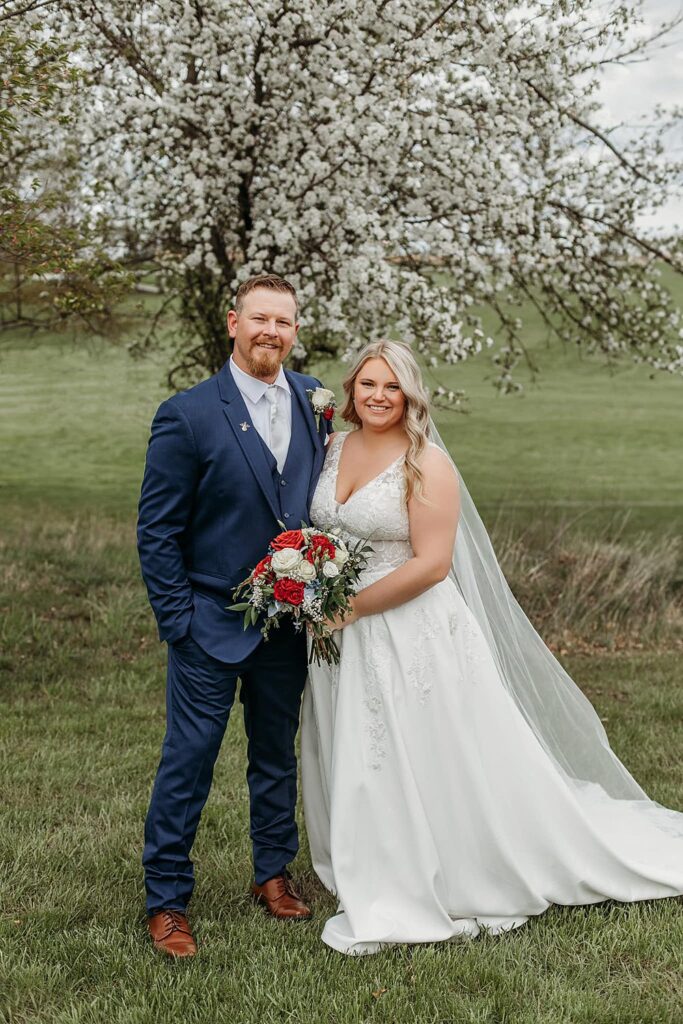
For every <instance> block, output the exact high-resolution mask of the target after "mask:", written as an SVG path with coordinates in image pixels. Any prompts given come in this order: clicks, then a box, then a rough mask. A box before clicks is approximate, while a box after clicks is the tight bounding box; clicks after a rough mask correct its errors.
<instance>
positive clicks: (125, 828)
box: [0, 513, 683, 1024]
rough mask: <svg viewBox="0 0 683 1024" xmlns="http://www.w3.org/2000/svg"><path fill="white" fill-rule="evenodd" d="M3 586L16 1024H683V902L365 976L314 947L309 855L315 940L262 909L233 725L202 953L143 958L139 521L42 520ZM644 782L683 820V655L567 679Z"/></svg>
mask: <svg viewBox="0 0 683 1024" xmlns="http://www.w3.org/2000/svg"><path fill="white" fill-rule="evenodd" d="M1 571H2V578H3V580H4V583H5V589H6V591H7V592H8V593H9V595H10V599H9V600H8V599H7V597H6V598H5V602H6V604H5V607H4V608H3V615H2V627H1V628H2V648H3V652H4V654H3V659H2V664H1V668H2V687H1V689H0V757H1V758H2V778H3V793H2V807H3V810H2V829H1V830H0V847H1V851H0V859H1V862H2V865H3V869H2V872H0V906H1V907H2V916H1V918H0V993H1V995H0V1020H2V1021H3V1022H7V1024H10V1022H11V1024H28V1022H31V1024H34V1022H35V1024H102V1022H105V1021H106V1022H111V1024H158V1022H164V1024H165V1022H167V1021H168V1022H170V1021H173V1020H186V1021H188V1022H190V1024H195V1022H196V1024H205V1022H206V1024H211V1022H214V1021H221V1022H222V1021H225V1022H240V1024H242V1022H244V1024H247V1022H249V1024H251V1022H253V1024H257V1022H259V1024H260V1022H263V1024H276V1022H295V1024H310V1022H314V1024H318V1022H320V1024H323V1022H324V1024H328V1022H329V1024H359V1022H366V1021H367V1022H386V1024H399V1022H400V1024H403V1022H416V1024H417V1022H419V1024H438V1022H440V1024H446V1022H458V1024H460V1022H469V1024H484V1022H486V1024H541V1022H543V1024H564V1022H572V1024H596V1022H605V1024H607V1022H609V1024H646V1022H652V1024H655V1022H656V1024H662V1022H671V1024H674V1022H678V1021H680V1006H681V1001H682V1000H683V980H682V979H683V907H682V906H681V903H680V902H679V901H673V900H672V901H663V902H658V903H651V904H639V905H632V906H619V905H612V904H604V905H601V906H597V907H593V908H583V909H562V908H554V909H552V910H551V911H550V912H548V913H547V914H546V915H544V916H543V917H542V918H540V919H538V920H536V921H533V922H531V923H530V924H529V925H528V926H526V927H525V928H523V929H520V931H518V932H515V933H513V934H511V935H509V936H504V937H502V938H499V939H486V938H484V939H478V940H476V941H475V942H472V943H471V944H466V945H460V944H453V945H441V946H438V945H435V946H425V947H415V948H407V947H406V948H400V949H397V950H393V951H387V952H385V953H382V954H380V955H378V956H376V957H371V958H367V959H360V960H351V959H348V958H345V957H341V956H339V955H337V954H334V953H332V952H331V951H329V950H327V948H326V947H324V946H323V945H322V944H321V942H320V939H319V935H320V931H321V928H322V923H323V921H324V919H325V918H326V917H327V916H329V915H330V914H331V913H333V912H334V910H335V907H334V903H333V901H332V900H331V899H330V897H329V896H327V895H326V894H325V893H324V891H323V890H322V887H321V886H320V884H319V883H318V882H317V881H316V880H315V876H314V875H313V872H312V870H311V866H310V861H309V859H308V855H307V853H306V850H305V846H304V848H303V850H302V853H301V854H300V856H299V858H298V860H297V863H296V874H297V877H298V878H299V879H300V880H301V881H302V884H303V890H304V894H305V896H306V898H307V899H309V900H310V901H311V904H312V906H313V909H314V913H315V917H314V919H313V920H312V921H311V922H310V923H305V924H299V925H296V926H290V927H287V926H286V925H282V924H281V923H278V922H274V921H271V920H268V919H267V918H266V917H265V916H264V915H263V913H262V911H260V910H259V909H257V908H254V907H253V905H252V904H251V902H250V900H249V898H248V896H247V893H248V887H249V884H250V880H251V875H250V851H249V840H248V828H247V821H248V816H247V807H248V804H247V789H246V781H245V779H244V767H245V760H244V746H245V743H244V736H243V730H242V725H241V721H240V717H239V713H237V714H236V715H235V716H234V717H233V719H232V721H231V724H230V728H229V731H228V735H227V738H226V742H225V744H224V747H223V750H222V753H221V757H220V759H219V763H218V769H217V774H216V778H215V782H214V786H213V790H212V796H211V799H210V801H209V804H208V805H207V809H206V812H205V815H204V818H203V822H202V827H201V829H200V832H199V836H198V840H197V844H196V847H195V851H194V858H195V861H196V864H197V869H198V886H197V892H196V896H195V899H194V901H193V905H192V916H193V920H194V922H195V923H196V931H197V936H198V939H199V942H200V945H201V955H200V956H199V957H198V958H197V960H196V962H193V963H187V962H186V963H179V964H173V963H169V962H166V961H164V960H162V959H160V958H159V957H158V956H156V955H155V954H154V952H153V951H152V949H151V948H150V947H149V945H148V943H147V941H146V938H145V931H144V918H143V891H142V878H141V869H140V864H139V858H140V845H141V834H142V823H143V819H144V814H145V810H146V804H147V800H148V796H149V790H150V785H151V780H152V777H153V773H154V769H155V766H156V762H157V758H158V751H159V746H160V742H161V738H162V735H163V728H164V716H163V685H162V678H163V651H162V650H161V648H160V647H159V645H158V644H157V643H156V641H155V639H154V637H153V633H152V627H151V622H150V620H149V613H148V611H147V608H146V603H145V599H144V596H143V594H142V591H141V588H140V586H139V584H138V582H137V578H136V565H135V557H134V554H133V551H132V528H131V526H130V525H129V524H125V523H123V522H115V521H112V520H106V521H105V520H103V519H102V517H101V516H99V515H97V514H91V515H89V516H86V515H73V516H69V515H67V514H65V513H56V514H55V515H54V516H52V517H50V518H48V519H46V520H44V521H43V522H40V523H39V522H36V521H35V520H32V519H30V518H28V517H27V519H26V521H25V522H24V523H23V524H22V523H19V522H15V523H14V525H13V526H12V527H11V529H10V530H8V531H6V533H5V536H4V541H3V547H2V566H1ZM569 667H570V669H571V671H573V672H574V673H575V675H576V677H577V678H578V679H579V680H580V681H581V682H582V683H583V684H584V686H585V688H586V691H587V692H588V693H589V695H590V696H591V698H592V699H593V700H594V702H595V703H596V705H597V707H598V709H599V711H600V714H601V715H602V717H603V718H604V719H605V720H606V722H607V727H608V729H609V731H610V735H611V737H612V741H613V744H614V746H615V748H616V750H617V751H618V752H619V753H620V754H621V755H622V756H623V757H624V758H625V760H626V761H627V763H628V764H629V765H630V767H631V768H632V769H633V771H634V772H635V774H636V775H637V777H638V778H639V779H640V780H641V782H642V783H643V785H645V786H646V787H647V789H648V790H649V791H650V792H651V793H652V795H653V796H655V797H656V798H657V799H659V800H660V801H661V802H663V803H666V804H668V805H676V806H683V786H682V780H681V777H680V756H679V755H680V750H681V744H682V743H683V692H682V690H681V685H680V677H679V676H677V669H676V655H675V654H673V653H668V654H667V653H660V654H657V653H648V654H640V655H637V656H632V657H629V658H628V659H626V658H623V657H621V658H619V657H612V658H610V657H605V656H603V657H602V658H600V659H596V658H581V657H576V658H573V659H572V660H571V662H570V665H569Z"/></svg>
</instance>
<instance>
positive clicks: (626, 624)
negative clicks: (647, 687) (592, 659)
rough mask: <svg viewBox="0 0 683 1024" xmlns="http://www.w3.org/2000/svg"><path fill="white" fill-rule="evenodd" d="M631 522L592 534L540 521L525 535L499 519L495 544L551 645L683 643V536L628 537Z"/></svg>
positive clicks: (544, 519) (572, 526)
mask: <svg viewBox="0 0 683 1024" xmlns="http://www.w3.org/2000/svg"><path fill="white" fill-rule="evenodd" d="M625 523H626V518H625V517H623V516H622V517H620V518H615V519H614V520H612V521H611V522H610V523H609V524H608V525H606V526H605V527H603V528H602V529H600V530H599V531H598V532H597V533H596V532H595V531H593V532H592V533H591V535H590V536H588V535H584V534H581V533H580V532H578V531H577V524H576V522H575V521H573V520H563V521H562V522H560V523H558V522H557V520H552V519H549V518H547V517H543V516H540V517H539V518H537V519H535V520H533V521H532V522H531V523H530V524H528V525H527V526H526V527H525V528H524V529H523V530H521V531H520V530H519V529H515V527H511V526H510V525H503V524H502V523H501V521H500V520H499V521H498V523H497V524H496V525H495V526H494V528H493V530H492V540H493V543H494V546H495V548H496V551H497V554H498V558H499V560H500V563H501V566H502V568H503V571H504V572H505V575H506V576H507V579H508V581H509V583H510V586H511V588H512V590H513V592H514V594H515V596H516V597H517V599H518V600H519V602H520V604H521V605H522V607H523V608H524V610H525V611H526V613H527V615H528V616H529V618H530V619H531V620H532V622H533V623H534V625H535V626H536V628H537V629H538V630H539V632H540V633H541V634H542V635H543V637H544V639H546V641H547V642H549V643H552V644H554V645H560V646H561V645H563V644H564V645H572V644H573V643H575V642H576V641H583V642H586V643H589V644H599V645H604V646H607V647H624V646H629V647H630V646H633V647H639V646H650V645H651V644H659V645H663V646H676V645H677V644H678V643H680V642H683V545H682V544H681V538H680V537H677V536H672V535H665V536H662V537H658V538H654V537H652V536H651V535H649V534H640V535H637V536H635V537H633V536H629V537H628V538H627V539H626V538H624V537H623V536H622V535H623V530H624V526H625Z"/></svg>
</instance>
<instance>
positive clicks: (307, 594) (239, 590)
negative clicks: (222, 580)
mask: <svg viewBox="0 0 683 1024" xmlns="http://www.w3.org/2000/svg"><path fill="white" fill-rule="evenodd" d="M280 525H281V526H283V524H282V523H280ZM371 551H372V548H371V547H369V545H368V544H367V543H366V542H365V541H362V540H360V541H358V542H357V543H356V544H355V545H353V546H347V545H346V544H345V543H344V541H343V540H342V539H341V537H339V536H338V535H337V534H336V533H333V532H331V531H324V530H316V529H314V528H313V527H310V526H303V525H302V527H301V529H300V530H285V531H284V532H283V533H280V534H278V535H277V537H274V538H273V540H272V541H271V542H270V545H269V547H268V553H267V555H266V556H265V557H264V558H262V559H261V561H260V562H259V563H258V565H257V566H256V567H255V568H254V569H253V570H252V571H251V573H250V574H249V575H248V576H247V578H246V579H245V580H243V581H242V582H241V583H240V584H239V586H237V587H236V588H235V590H234V591H233V598H234V599H235V601H237V604H233V605H230V606H229V607H230V610H231V611H235V612H244V628H245V629H246V628H247V627H248V626H255V625H256V624H257V622H258V619H259V618H260V617H261V616H263V615H265V621H264V623H263V625H262V627H261V632H262V633H263V636H264V637H265V639H266V640H267V639H268V636H269V634H270V631H271V630H272V629H274V628H277V627H278V626H279V625H280V621H281V620H282V618H283V617H284V616H285V615H291V616H292V618H293V619H294V628H295V629H297V630H301V629H303V628H304V626H307V627H308V629H309V631H310V633H311V636H312V638H313V643H312V645H311V653H310V656H309V659H308V660H309V663H310V662H312V661H313V660H314V659H315V662H316V664H318V665H319V664H320V663H321V661H326V662H328V663H329V664H334V665H336V664H338V663H339V648H338V647H337V645H336V643H335V642H334V640H333V638H332V634H331V633H330V632H329V630H328V628H327V627H326V626H325V625H324V623H325V620H326V619H328V618H333V617H334V615H336V614H337V612H341V613H342V615H343V614H345V613H346V612H348V611H349V610H350V607H351V606H350V602H349V598H350V597H352V595H353V594H355V592H356V583H357V581H358V577H359V576H360V573H361V572H362V570H363V569H364V568H365V566H366V565H367V561H368V555H369V554H370V552H371ZM240 598H241V600H240Z"/></svg>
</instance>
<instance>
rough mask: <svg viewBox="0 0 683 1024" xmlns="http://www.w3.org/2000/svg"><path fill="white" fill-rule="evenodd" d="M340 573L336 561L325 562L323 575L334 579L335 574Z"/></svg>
mask: <svg viewBox="0 0 683 1024" xmlns="http://www.w3.org/2000/svg"><path fill="white" fill-rule="evenodd" d="M338 575H339V569H338V568H337V566H336V565H335V564H334V562H324V563H323V576H327V578H328V579H331V580H333V579H334V577H335V576H338Z"/></svg>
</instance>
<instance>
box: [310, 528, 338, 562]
mask: <svg viewBox="0 0 683 1024" xmlns="http://www.w3.org/2000/svg"><path fill="white" fill-rule="evenodd" d="M308 543H309V544H310V546H311V551H313V552H315V554H316V555H318V556H320V555H329V556H330V558H334V556H335V555H336V553H337V549H336V548H335V546H334V544H333V543H332V541H331V540H328V539H327V537H326V536H325V535H324V534H322V533H314V534H313V536H312V537H311V539H310V540H309V542H308Z"/></svg>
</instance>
